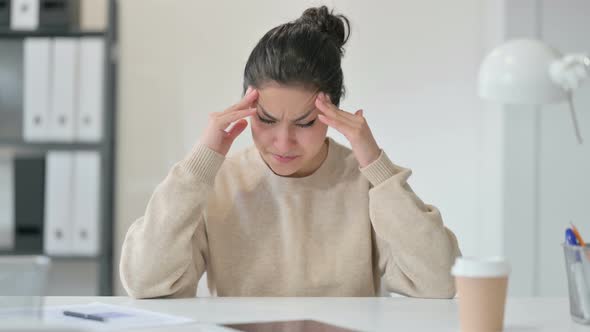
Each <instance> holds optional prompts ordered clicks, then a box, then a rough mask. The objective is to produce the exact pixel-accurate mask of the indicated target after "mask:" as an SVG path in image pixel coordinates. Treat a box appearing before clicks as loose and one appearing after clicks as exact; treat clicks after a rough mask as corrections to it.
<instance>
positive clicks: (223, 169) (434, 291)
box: [120, 6, 460, 298]
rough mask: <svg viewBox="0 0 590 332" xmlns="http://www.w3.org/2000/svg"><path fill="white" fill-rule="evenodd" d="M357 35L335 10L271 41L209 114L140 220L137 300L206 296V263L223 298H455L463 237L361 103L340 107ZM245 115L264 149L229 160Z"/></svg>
mask: <svg viewBox="0 0 590 332" xmlns="http://www.w3.org/2000/svg"><path fill="white" fill-rule="evenodd" d="M348 31H349V23H348V20H347V19H346V18H345V17H344V16H341V15H339V16H336V15H333V14H331V13H330V12H329V11H328V9H327V8H326V7H325V6H324V7H320V8H310V9H307V10H306V11H305V12H304V13H303V15H302V16H301V17H300V18H299V19H297V20H295V21H294V22H289V23H286V24H283V25H280V26H278V27H276V28H274V29H272V30H270V31H269V32H268V33H267V34H266V35H264V37H262V39H261V40H260V41H259V42H258V44H257V45H256V47H255V48H254V50H253V51H252V53H251V55H250V57H249V59H248V62H247V64H246V68H245V71H244V87H245V88H247V90H246V93H245V96H244V97H243V99H242V100H241V101H240V102H238V103H237V104H235V105H233V106H231V107H229V108H228V109H227V110H225V111H224V112H220V113H212V114H211V115H210V118H209V124H208V127H207V129H206V130H205V132H204V133H203V135H202V136H201V138H200V140H199V142H198V143H197V144H196V145H195V147H194V148H193V150H192V151H191V152H190V154H188V155H187V156H186V157H185V158H184V160H182V161H180V162H179V163H177V164H176V165H175V166H174V167H173V168H172V169H171V171H170V173H169V174H168V176H167V177H166V178H165V179H164V181H163V182H162V183H161V184H160V185H159V186H158V187H157V188H156V190H155V192H154V193H153V196H152V198H151V199H150V201H149V203H148V206H147V210H146V212H145V215H144V216H143V217H142V218H140V219H139V220H137V221H136V222H135V223H134V224H133V225H132V226H131V228H130V229H129V231H128V233H127V236H126V238H125V243H124V245H123V251H122V256H121V269H120V270H121V279H122V281H123V285H124V286H125V288H126V290H127V292H128V293H129V294H130V295H131V296H133V297H137V298H150V297H162V296H170V297H192V296H195V293H196V288H197V283H198V280H199V278H200V277H201V275H202V274H203V273H204V272H205V271H207V281H208V286H209V289H210V290H211V292H212V294H214V295H219V296H375V295H378V294H379V292H380V287H384V289H385V290H386V291H390V292H396V293H401V294H405V295H408V296H415V297H429V298H449V297H452V296H454V293H455V289H454V285H453V280H452V277H451V276H450V268H451V265H452V263H453V261H454V259H455V257H456V256H458V255H459V254H460V252H459V248H458V245H457V240H456V238H455V236H454V235H453V233H452V232H451V231H450V230H448V229H447V228H445V227H444V225H443V222H442V219H441V216H440V213H439V211H438V210H437V209H436V208H435V207H433V206H430V205H426V204H424V203H423V202H422V201H421V200H420V199H419V198H418V197H417V196H416V195H415V194H414V193H413V192H412V190H411V189H410V187H409V186H408V184H407V182H406V181H407V179H408V177H409V176H410V174H411V172H410V170H408V169H405V168H402V167H399V166H396V165H394V164H393V163H392V162H391V161H390V160H389V158H388V156H387V154H386V153H385V152H384V151H382V150H381V149H380V148H379V145H378V144H377V142H376V141H375V139H374V138H373V135H372V134H371V130H370V129H369V126H368V124H367V122H366V121H365V118H364V117H363V112H362V110H359V111H357V112H355V113H354V114H352V113H348V112H346V111H344V110H340V109H339V108H338V105H339V102H340V98H341V96H342V93H343V91H344V88H343V74H342V69H341V67H340V59H341V56H342V54H343V45H344V44H345V43H346V40H347V39H348ZM247 118H250V121H251V131H252V138H253V140H254V143H255V147H251V148H249V149H246V150H245V151H242V152H240V153H238V154H236V155H234V156H233V157H226V154H227V153H228V151H229V149H230V146H231V144H232V142H233V141H234V139H235V138H236V137H237V136H238V135H240V134H241V133H242V132H243V131H244V129H245V128H246V126H247V125H248V121H247V120H246V119H247ZM232 123H233V126H231V128H230V129H227V128H228V127H230V125H231V124H232ZM328 126H330V127H333V128H335V129H336V130H338V131H339V132H341V133H342V134H343V135H344V136H345V137H346V138H347V139H348V140H349V141H350V145H351V147H352V149H349V148H347V147H344V146H342V145H340V144H338V143H336V142H335V141H334V140H332V139H330V138H327V137H326V132H327V129H328ZM226 129H227V130H226Z"/></svg>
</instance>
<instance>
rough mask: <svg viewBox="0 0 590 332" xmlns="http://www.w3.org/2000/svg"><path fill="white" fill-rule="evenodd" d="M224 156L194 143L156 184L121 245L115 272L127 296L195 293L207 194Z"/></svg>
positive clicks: (204, 247) (202, 263) (202, 264)
mask: <svg viewBox="0 0 590 332" xmlns="http://www.w3.org/2000/svg"><path fill="white" fill-rule="evenodd" d="M224 159H225V157H224V156H222V155H220V154H218V153H216V152H214V151H213V150H210V149H209V148H207V147H205V146H202V145H196V146H195V147H194V148H193V150H192V151H191V153H190V154H189V155H188V156H187V157H186V158H185V159H184V160H182V161H180V162H179V163H177V164H175V165H174V166H173V167H172V169H171V170H170V172H169V173H168V175H167V176H166V178H165V179H164V181H163V182H162V183H160V184H159V185H158V186H157V187H156V189H155V191H154V193H153V194H152V197H151V199H150V200H149V203H148V205H147V208H146V211H145V214H144V216H143V217H141V218H139V219H138V220H136V221H135V222H134V223H133V224H132V225H131V227H130V228H129V230H128V231H127V235H126V236H125V241H124V243H123V248H122V253H121V261H120V275H121V281H122V283H123V286H124V287H125V289H126V290H127V293H128V294H129V295H130V296H132V297H134V298H153V297H194V296H195V295H196V289H197V284H198V281H199V278H200V277H201V275H202V274H203V272H204V271H205V269H206V262H207V253H208V244H207V234H206V230H205V222H204V218H205V215H206V214H205V212H206V211H205V210H206V205H207V197H208V195H209V193H210V191H211V190H212V186H213V183H214V180H215V176H216V174H217V172H218V170H219V168H220V167H221V165H222V163H223V161H224Z"/></svg>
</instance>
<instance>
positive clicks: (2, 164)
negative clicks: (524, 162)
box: [0, 157, 14, 250]
mask: <svg viewBox="0 0 590 332" xmlns="http://www.w3.org/2000/svg"><path fill="white" fill-rule="evenodd" d="M13 177H14V175H13V172H12V158H6V157H5V158H0V250H12V248H13V247H14V208H13V206H14V193H13V190H14V184H13Z"/></svg>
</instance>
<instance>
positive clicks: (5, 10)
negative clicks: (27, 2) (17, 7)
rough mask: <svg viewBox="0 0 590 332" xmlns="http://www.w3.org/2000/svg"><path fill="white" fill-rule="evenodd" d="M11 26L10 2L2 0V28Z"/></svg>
mask: <svg viewBox="0 0 590 332" xmlns="http://www.w3.org/2000/svg"><path fill="white" fill-rule="evenodd" d="M9 25H10V0H0V28H4V27H9Z"/></svg>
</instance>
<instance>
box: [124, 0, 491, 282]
mask: <svg viewBox="0 0 590 332" xmlns="http://www.w3.org/2000/svg"><path fill="white" fill-rule="evenodd" d="M319 3H320V2H318V1H297V2H293V1H291V2H287V1H271V0H264V1H262V0H261V1H249V2H242V1H230V0H221V1H214V2H213V1H207V2H205V1H192V0H166V1H164V0H123V1H120V6H121V8H120V9H121V11H120V22H119V24H120V41H121V48H120V50H121V59H120V72H119V75H120V77H119V78H120V83H119V87H120V90H119V105H118V113H119V115H118V119H117V121H118V128H117V129H118V132H117V134H118V139H117V141H118V144H117V166H116V172H117V201H116V207H117V211H116V225H117V226H116V233H117V234H116V236H117V239H116V241H115V246H116V247H115V253H116V257H115V260H118V255H119V252H120V246H121V244H122V239H123V236H124V234H125V231H126V230H127V228H128V227H129V225H130V224H131V223H132V222H133V221H134V220H135V219H136V218H138V217H139V216H141V215H142V214H143V211H144V209H145V205H146V204H147V201H148V199H149V196H150V194H151V191H152V190H153V189H154V187H155V185H156V184H157V183H158V182H159V181H161V179H163V177H164V176H165V174H166V172H167V171H168V169H169V167H170V166H171V165H172V164H173V163H174V162H175V161H177V160H178V159H180V158H181V157H182V156H183V155H184V154H185V153H186V152H187V151H188V149H189V148H190V146H191V145H192V144H194V142H195V141H196V140H197V138H198V137H199V135H200V133H201V132H202V130H203V128H204V126H205V125H206V119H207V114H208V113H210V112H213V111H220V110H222V109H224V108H225V107H227V106H228V105H230V104H232V103H234V102H235V101H237V99H238V98H239V97H240V92H241V84H242V72H243V66H244V64H245V62H246V58H247V56H248V54H249V52H250V51H251V49H252V48H253V47H254V45H255V43H256V42H257V41H258V39H259V38H260V37H261V36H262V35H263V34H264V33H265V32H266V31H268V30H269V29H270V28H272V27H274V26H276V25H278V24H281V23H284V22H285V21H287V20H292V19H295V18H297V17H298V16H299V15H300V14H301V12H302V11H303V9H304V8H306V7H308V6H311V5H317V4H319ZM324 3H326V4H328V5H330V6H331V7H335V8H336V10H337V11H338V12H341V13H343V14H345V15H347V16H348V17H349V18H350V20H351V23H352V37H351V40H350V42H349V44H348V45H347V46H346V49H347V52H346V55H345V58H344V60H343V67H344V75H345V84H346V86H347V90H348V94H347V96H346V98H345V99H344V100H343V101H342V104H341V106H342V108H343V109H345V110H349V111H354V110H356V109H358V108H363V109H364V110H365V114H366V117H367V119H368V121H369V124H370V125H371V128H372V129H373V132H374V135H375V137H376V139H377V141H378V143H379V144H380V145H381V147H382V148H383V149H385V150H386V151H387V152H388V154H389V155H390V157H391V158H392V159H393V160H394V161H395V162H397V163H399V164H401V165H403V166H407V167H410V168H412V169H413V170H414V175H413V177H412V178H411V185H412V186H413V187H414V189H415V191H416V192H417V193H418V194H419V195H420V196H421V197H422V198H423V199H424V200H425V201H426V202H429V203H432V204H434V205H436V206H438V207H439V208H440V209H441V211H442V213H443V217H444V219H445V222H446V224H447V225H448V226H449V227H450V228H451V229H452V230H453V231H455V233H456V234H457V236H458V238H459V241H460V245H461V249H462V250H463V253H464V254H467V255H475V254H479V253H480V251H482V247H481V245H480V238H482V237H485V235H486V234H485V233H483V231H481V229H480V226H482V225H481V224H480V223H481V220H485V216H488V215H491V216H494V215H499V213H498V211H497V208H499V204H498V203H497V202H498V201H499V200H498V197H497V195H494V194H493V193H492V194H490V193H488V194H484V192H487V189H485V188H487V187H488V186H489V185H490V184H493V183H494V176H495V177H497V176H498V174H495V175H494V176H491V177H489V176H486V172H487V171H489V169H492V170H493V169H494V167H490V164H489V163H488V162H487V161H489V160H490V159H491V160H492V162H495V161H496V160H497V159H496V158H490V157H489V156H490V155H489V154H487V152H484V151H490V153H492V155H493V154H499V153H500V151H498V144H497V140H498V136H497V135H496V134H495V133H494V125H491V126H490V125H489V124H488V123H487V122H486V121H485V119H486V117H487V116H490V114H492V113H487V114H488V115H486V113H485V112H483V108H484V107H483V103H482V102H481V101H480V100H479V99H478V98H477V95H476V78H477V68H478V65H479V62H480V61H481V58H482V57H483V54H484V50H485V49H486V43H485V36H486V34H487V33H488V31H487V30H486V23H487V19H488V18H489V17H488V16H489V13H488V12H487V10H488V9H487V7H484V3H483V2H479V1H470V0H456V1H453V3H452V4H450V3H448V2H434V1H426V0H419V1H400V0H398V1H364V2H360V1H353V0H348V1H344V0H343V1H328V2H324ZM491 116H492V117H495V115H491ZM496 120H497V119H496ZM493 123H495V124H498V121H496V122H493ZM490 129H491V130H490ZM486 132H487V133H488V134H490V135H487V136H486V135H484V133H486ZM331 134H334V133H333V132H331ZM334 136H335V137H336V139H337V140H339V141H341V142H343V143H345V140H344V139H343V137H342V136H340V135H337V134H334ZM249 144H251V137H250V134H249V130H248V131H246V132H245V134H243V135H242V136H241V137H240V138H239V139H238V141H237V143H236V146H235V147H234V151H235V150H237V149H239V148H242V147H245V146H247V145H249ZM484 146H485V147H486V148H485V149H484V148H483V147H484ZM491 187H493V185H492V186H491ZM492 190H496V192H497V191H498V190H499V189H498V188H497V187H496V188H495V189H494V188H492ZM488 196H489V197H492V196H493V197H494V199H495V200H496V203H494V204H491V205H489V204H487V203H486V202H485V201H483V200H482V197H488ZM494 206H495V207H494ZM482 211H483V212H482ZM484 213H485V214H484ZM492 219H493V218H492ZM488 226H489V225H488ZM482 229H483V228H482ZM496 231H497V229H496ZM486 251H488V252H489V251H490V249H486ZM491 251H493V250H491ZM115 280H116V284H117V285H119V282H118V280H119V278H118V271H115ZM117 289H118V292H119V293H121V292H122V288H121V287H120V285H119V286H118V288H117Z"/></svg>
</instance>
